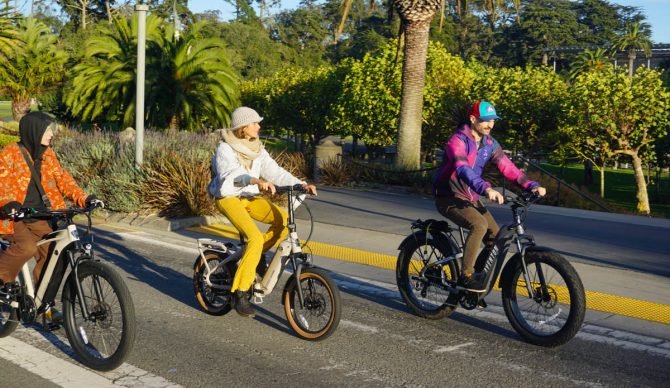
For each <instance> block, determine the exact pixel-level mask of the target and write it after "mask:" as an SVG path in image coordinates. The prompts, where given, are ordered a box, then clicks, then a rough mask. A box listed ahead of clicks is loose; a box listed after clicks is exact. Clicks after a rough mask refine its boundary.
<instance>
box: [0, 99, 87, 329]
mask: <svg viewBox="0 0 670 388" xmlns="http://www.w3.org/2000/svg"><path fill="white" fill-rule="evenodd" d="M54 125H55V123H54V121H53V119H52V118H51V117H50V116H49V115H47V114H46V113H43V112H31V113H28V114H27V115H25V116H23V118H21V121H19V137H20V141H19V142H18V143H12V144H9V145H7V146H6V147H4V148H3V149H2V150H1V151H0V207H1V210H0V212H1V213H2V216H3V217H2V218H3V220H2V223H0V235H2V237H3V238H4V239H5V240H7V241H9V242H11V243H12V245H11V246H10V247H9V248H8V249H7V250H5V251H3V252H0V292H3V293H7V291H8V288H12V287H13V284H14V280H15V279H16V276H17V275H18V274H19V271H20V270H21V267H22V266H23V265H24V264H25V263H26V262H27V261H28V260H30V258H31V257H33V256H34V257H35V260H36V261H37V264H36V265H35V268H34V270H33V278H34V280H35V283H37V282H38V281H39V279H40V277H41V273H42V268H43V266H44V259H45V258H46V256H47V252H48V250H49V246H48V244H44V245H42V246H40V247H39V248H38V247H37V242H38V241H39V240H41V239H42V237H43V236H44V235H46V234H48V233H51V232H52V229H51V227H50V226H49V223H48V222H47V221H44V220H33V219H31V220H28V219H26V220H23V221H19V222H14V221H12V220H11V219H10V217H9V216H10V215H11V214H13V213H14V212H16V211H18V210H19V209H21V208H45V207H46V208H51V209H64V208H65V201H64V199H63V197H64V196H65V197H67V198H69V199H70V200H72V201H73V202H75V203H76V204H77V205H78V206H85V205H86V206H88V205H90V204H91V203H93V202H96V201H98V202H99V200H97V199H96V198H95V196H94V195H87V194H86V193H84V191H83V190H82V189H80V188H79V186H77V183H76V182H75V181H74V179H73V178H72V176H71V175H70V174H68V172H67V171H65V169H63V167H61V165H60V163H59V162H58V158H57V157H56V154H55V153H54V152H53V150H52V149H51V147H50V144H51V139H52V138H53V128H54ZM36 178H37V179H36ZM38 180H39V181H38ZM45 315H46V317H47V318H48V319H49V320H50V321H52V322H57V321H59V320H60V313H57V312H55V309H49V310H47V312H46V313H45Z"/></svg>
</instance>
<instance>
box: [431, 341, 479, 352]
mask: <svg viewBox="0 0 670 388" xmlns="http://www.w3.org/2000/svg"><path fill="white" fill-rule="evenodd" d="M473 345H475V343H474V342H466V343H464V344H460V345H454V346H438V347H437V348H435V349H434V350H433V352H435V353H447V352H454V351H456V350H460V349H461V348H464V347H466V346H473Z"/></svg>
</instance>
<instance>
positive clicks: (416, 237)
mask: <svg viewBox="0 0 670 388" xmlns="http://www.w3.org/2000/svg"><path fill="white" fill-rule="evenodd" d="M427 240H428V235H427V233H426V231H424V230H419V231H417V232H415V233H412V234H410V235H409V236H407V237H405V239H404V240H402V242H401V243H400V245H399V246H398V250H399V251H402V250H403V249H405V245H407V244H409V242H410V241H427Z"/></svg>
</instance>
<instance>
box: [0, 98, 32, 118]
mask: <svg viewBox="0 0 670 388" xmlns="http://www.w3.org/2000/svg"><path fill="white" fill-rule="evenodd" d="M30 110H32V111H36V110H38V109H37V104H33V105H32V106H31V107H30ZM2 119H9V120H11V119H12V102H11V101H0V120H2Z"/></svg>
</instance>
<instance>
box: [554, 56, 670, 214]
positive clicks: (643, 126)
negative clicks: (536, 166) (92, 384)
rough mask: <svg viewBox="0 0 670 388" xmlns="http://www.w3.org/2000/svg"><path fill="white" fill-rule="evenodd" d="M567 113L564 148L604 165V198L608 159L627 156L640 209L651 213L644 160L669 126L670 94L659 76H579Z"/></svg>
mask: <svg viewBox="0 0 670 388" xmlns="http://www.w3.org/2000/svg"><path fill="white" fill-rule="evenodd" d="M564 109H565V110H566V111H567V112H568V115H569V118H570V123H569V124H568V125H565V126H564V132H565V134H566V136H567V139H568V141H569V142H568V143H567V144H566V146H567V147H569V148H571V149H572V151H573V152H575V153H577V154H578V155H580V156H582V157H583V158H585V159H589V160H591V161H592V162H594V164H596V165H598V166H600V169H601V195H602V191H603V190H602V187H603V185H604V171H603V167H604V160H605V158H606V157H609V156H618V155H626V156H628V157H630V158H631V159H632V162H633V169H634V176H635V183H636V185H637V210H638V212H640V213H643V214H649V212H650V208H649V198H648V195H647V184H646V182H645V179H644V171H643V167H642V166H643V163H644V157H645V156H649V155H651V154H652V152H653V149H652V147H653V143H654V142H655V141H656V140H657V139H659V138H661V137H663V136H666V134H667V128H668V125H670V92H669V91H668V90H667V89H666V88H664V87H663V83H662V81H661V77H660V73H659V72H657V71H653V70H647V69H643V70H641V71H638V72H637V73H636V74H635V75H634V76H633V78H630V77H628V76H627V75H626V74H624V73H623V72H622V71H620V70H617V69H612V68H608V69H606V70H604V71H600V72H588V73H583V74H580V75H579V76H577V78H576V79H575V81H574V85H573V88H572V89H571V93H570V97H569V98H568V99H566V101H565V105H564ZM598 160H600V163H597V162H598Z"/></svg>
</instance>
